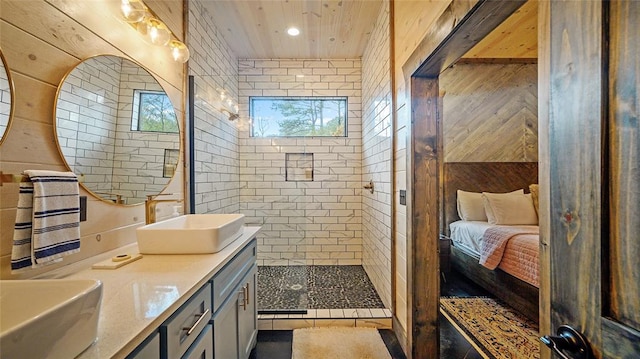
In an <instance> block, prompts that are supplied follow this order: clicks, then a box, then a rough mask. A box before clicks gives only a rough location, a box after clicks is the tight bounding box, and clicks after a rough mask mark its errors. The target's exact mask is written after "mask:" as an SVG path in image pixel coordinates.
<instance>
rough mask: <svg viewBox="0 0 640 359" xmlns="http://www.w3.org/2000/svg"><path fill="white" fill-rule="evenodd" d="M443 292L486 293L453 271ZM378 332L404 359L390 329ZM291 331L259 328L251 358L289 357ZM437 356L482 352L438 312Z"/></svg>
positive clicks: (457, 357)
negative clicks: (260, 329) (438, 338)
mask: <svg viewBox="0 0 640 359" xmlns="http://www.w3.org/2000/svg"><path fill="white" fill-rule="evenodd" d="M440 292H441V295H442V296H447V297H452V296H454V297H475V296H489V293H487V292H486V291H484V290H483V289H482V288H480V287H478V286H477V285H475V284H474V283H472V282H470V281H469V280H468V279H466V278H465V277H463V276H462V275H460V274H458V273H456V272H448V273H446V274H445V275H444V276H443V280H442V281H441V285H440ZM380 335H381V336H382V339H383V340H384V342H385V344H386V345H387V349H389V353H390V354H391V357H392V358H393V359H406V357H405V355H404V353H403V352H402V348H401V347H400V343H398V340H397V338H396V336H395V334H394V333H393V331H391V330H380ZM292 340H293V331H291V330H267V331H260V332H258V344H257V345H256V348H255V349H254V350H253V352H252V353H251V359H290V358H291V342H292ZM440 357H441V358H447V359H480V358H482V356H481V355H480V353H478V352H477V351H476V350H475V348H473V346H472V345H471V344H470V343H469V342H468V341H467V340H466V339H465V338H464V336H462V334H460V333H459V332H458V331H457V330H456V329H455V328H454V327H453V326H452V325H451V323H449V321H448V320H447V319H446V318H444V317H443V316H442V315H440Z"/></svg>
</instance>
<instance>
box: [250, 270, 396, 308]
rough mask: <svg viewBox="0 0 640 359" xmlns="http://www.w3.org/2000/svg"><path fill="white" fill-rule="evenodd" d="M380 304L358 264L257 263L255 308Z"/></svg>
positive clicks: (354, 306) (369, 305)
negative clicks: (270, 264)
mask: <svg viewBox="0 0 640 359" xmlns="http://www.w3.org/2000/svg"><path fill="white" fill-rule="evenodd" d="M326 308H332V309H348V308H384V304H383V303H382V301H381V300H380V297H379V296H378V293H377V292H376V290H375V289H374V287H373V284H372V283H371V281H370V280H369V277H368V276H367V274H366V273H365V271H364V269H363V268H362V266H313V265H312V266H260V267H258V310H263V311H270V310H296V309H326Z"/></svg>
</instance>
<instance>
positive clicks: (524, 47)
mask: <svg viewBox="0 0 640 359" xmlns="http://www.w3.org/2000/svg"><path fill="white" fill-rule="evenodd" d="M462 58H465V59H468V58H474V59H500V58H511V59H516V58H520V59H522V58H526V59H536V58H538V0H529V1H527V2H526V3H525V4H524V5H522V7H521V8H520V9H518V10H517V11H516V12H515V13H513V15H511V16H510V17H509V18H508V19H507V20H505V21H504V22H503V23H502V24H501V25H500V26H498V27H497V28H496V29H495V30H493V31H492V32H491V33H490V34H489V35H487V36H486V37H485V38H484V39H482V41H480V42H479V43H478V44H477V45H476V46H474V47H473V48H472V49H471V50H469V51H468V52H467V53H466V54H465V55H464V56H462Z"/></svg>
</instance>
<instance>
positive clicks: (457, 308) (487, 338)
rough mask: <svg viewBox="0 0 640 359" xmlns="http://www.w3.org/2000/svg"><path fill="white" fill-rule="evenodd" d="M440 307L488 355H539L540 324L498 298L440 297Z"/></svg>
mask: <svg viewBox="0 0 640 359" xmlns="http://www.w3.org/2000/svg"><path fill="white" fill-rule="evenodd" d="M440 311H441V312H442V314H443V315H444V316H445V317H446V318H447V319H448V320H449V321H450V322H451V323H452V324H453V325H454V326H456V327H457V328H458V330H460V331H461V332H462V333H463V334H464V335H465V336H466V337H467V339H469V341H470V342H472V344H474V346H475V347H476V349H478V351H480V352H482V353H483V354H485V355H486V357H488V358H491V359H502V358H508V359H512V358H518V359H520V358H540V352H539V350H540V342H539V341H538V336H539V335H538V325H537V324H535V323H534V322H532V321H530V320H529V319H527V318H526V317H524V316H523V315H521V314H520V313H518V312H516V311H515V310H513V309H511V308H509V307H507V306H505V305H503V304H502V303H501V302H499V301H497V300H495V299H491V298H483V297H476V298H440Z"/></svg>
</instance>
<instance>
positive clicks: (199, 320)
mask: <svg viewBox="0 0 640 359" xmlns="http://www.w3.org/2000/svg"><path fill="white" fill-rule="evenodd" d="M207 314H209V309H207V310H205V311H204V313H202V314H196V316H198V315H199V316H200V318H198V320H196V322H195V323H193V325H192V326H191V328H186V327H185V328H182V330H187V336H189V335H191V333H193V331H194V330H196V327H197V326H198V324H200V322H201V321H202V320H203V319H204V317H206V316H207Z"/></svg>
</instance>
